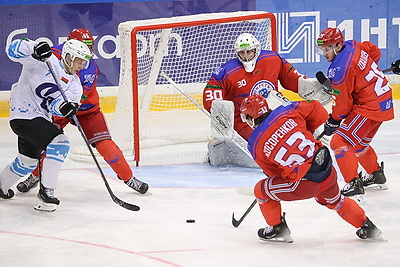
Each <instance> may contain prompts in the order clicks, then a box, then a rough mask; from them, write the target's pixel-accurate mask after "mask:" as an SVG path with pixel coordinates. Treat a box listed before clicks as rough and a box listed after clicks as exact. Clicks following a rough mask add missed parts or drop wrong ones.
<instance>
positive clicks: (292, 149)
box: [248, 100, 329, 183]
mask: <svg viewBox="0 0 400 267" xmlns="http://www.w3.org/2000/svg"><path fill="white" fill-rule="evenodd" d="M328 118H329V116H328V112H327V111H326V110H325V108H324V107H323V106H322V105H321V103H320V102H318V101H316V100H312V101H310V102H308V101H296V102H292V103H289V104H284V105H282V106H279V107H277V108H276V109H275V110H273V111H272V112H271V113H270V114H269V116H268V117H267V118H266V119H265V120H264V121H263V122H262V123H261V124H260V125H259V126H258V127H257V128H256V129H255V130H254V131H253V132H252V133H251V135H250V139H249V141H248V146H249V150H250V153H251V154H252V156H253V158H254V160H255V161H256V162H257V164H258V165H259V166H260V167H261V168H262V169H263V171H264V172H265V173H266V174H267V175H269V176H276V175H281V176H282V177H283V178H284V179H286V180H287V181H288V182H291V183H292V182H295V181H298V180H300V179H301V178H303V177H304V175H305V174H306V173H307V172H308V170H309V169H310V167H311V164H312V161H313V158H314V154H315V153H316V152H317V150H318V149H319V148H320V147H322V146H323V144H322V143H321V141H319V140H316V139H315V138H314V136H313V134H312V133H313V132H314V131H315V130H316V129H317V128H318V127H319V126H320V125H322V124H323V123H324V122H325V121H326V120H327V119H328Z"/></svg>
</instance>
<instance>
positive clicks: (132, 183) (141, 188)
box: [124, 177, 149, 195]
mask: <svg viewBox="0 0 400 267" xmlns="http://www.w3.org/2000/svg"><path fill="white" fill-rule="evenodd" d="M124 183H125V184H126V185H127V186H129V187H130V188H132V189H133V190H135V191H137V192H138V193H139V194H142V195H143V194H145V193H146V192H147V190H149V185H148V184H146V183H144V182H142V181H140V180H139V179H137V178H135V177H132V178H131V179H129V180H128V181H124Z"/></svg>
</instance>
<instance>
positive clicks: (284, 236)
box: [257, 213, 293, 243]
mask: <svg viewBox="0 0 400 267" xmlns="http://www.w3.org/2000/svg"><path fill="white" fill-rule="evenodd" d="M285 215H286V214H285V213H283V216H282V218H281V223H280V224H278V225H274V226H268V227H265V228H261V229H259V230H258V233H257V234H258V237H259V238H260V239H261V240H263V241H272V242H284V243H293V239H292V237H291V236H290V229H289V227H288V226H287V224H286V220H285Z"/></svg>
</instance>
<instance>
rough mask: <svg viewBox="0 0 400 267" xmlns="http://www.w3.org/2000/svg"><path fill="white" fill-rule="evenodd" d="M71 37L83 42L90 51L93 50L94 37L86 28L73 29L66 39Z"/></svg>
mask: <svg viewBox="0 0 400 267" xmlns="http://www.w3.org/2000/svg"><path fill="white" fill-rule="evenodd" d="M71 39H75V40H79V41H81V42H83V43H84V44H86V45H87V46H88V47H89V49H90V51H92V52H93V47H94V38H93V36H92V34H91V33H90V32H89V31H88V30H87V29H86V28H80V29H73V30H72V31H71V32H70V33H69V35H68V40H71Z"/></svg>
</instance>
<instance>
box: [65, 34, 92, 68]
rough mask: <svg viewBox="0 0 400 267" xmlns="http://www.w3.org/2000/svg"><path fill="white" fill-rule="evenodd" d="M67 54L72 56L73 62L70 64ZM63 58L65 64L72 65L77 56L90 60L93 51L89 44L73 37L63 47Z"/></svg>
mask: <svg viewBox="0 0 400 267" xmlns="http://www.w3.org/2000/svg"><path fill="white" fill-rule="evenodd" d="M67 55H70V57H71V64H68V62H67V61H66V57H67ZM61 58H62V60H63V61H64V63H65V65H67V66H68V67H72V64H73V62H74V59H75V58H80V59H83V60H85V61H89V60H90V59H91V58H92V53H91V52H90V49H89V47H88V46H87V45H85V44H84V43H83V42H81V41H78V40H75V39H71V40H68V41H67V42H66V43H65V44H64V46H63V49H62V53H61Z"/></svg>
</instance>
